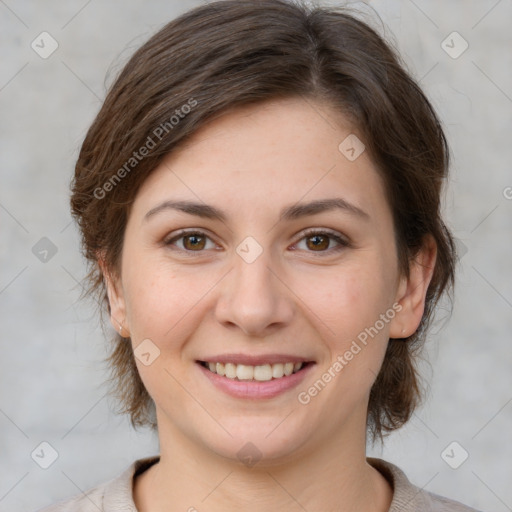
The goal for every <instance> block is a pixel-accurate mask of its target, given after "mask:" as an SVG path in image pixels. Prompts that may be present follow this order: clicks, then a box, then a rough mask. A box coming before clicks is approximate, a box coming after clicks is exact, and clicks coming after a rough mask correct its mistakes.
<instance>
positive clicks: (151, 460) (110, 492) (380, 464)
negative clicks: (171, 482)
mask: <svg viewBox="0 0 512 512" xmlns="http://www.w3.org/2000/svg"><path fill="white" fill-rule="evenodd" d="M159 459H160V458H159V457H158V456H157V457H148V458H145V459H139V460H136V461H135V462H134V463H133V464H131V465H130V466H129V467H128V468H127V469H126V470H125V471H124V472H123V473H122V474H121V475H120V476H118V477H117V478H114V479H113V480H110V481H109V482H106V483H103V484H101V485H98V486H97V487H94V488H93V489H92V490H90V491H88V492H87V493H86V494H87V496H84V495H78V496H75V497H74V498H72V499H70V500H66V501H62V502H60V503H57V504H55V505H52V506H50V507H45V508H43V509H40V510H39V511H37V512H99V511H100V512H137V509H136V507H135V503H134V502H133V481H134V478H135V477H136V476H137V475H139V474H140V473H142V472H144V471H145V470H146V469H148V468H149V467H150V466H152V465H153V464H155V463H156V462H158V460H159ZM367 461H368V463H369V464H371V465H372V466H373V467H374V468H375V469H377V470H378V471H380V473H382V475H383V476H384V477H385V478H386V480H388V482H389V483H390V484H391V486H392V487H393V501H392V502H391V506H390V508H389V511H388V512H478V511H476V510H475V509H473V508H470V507H467V506H465V505H462V504H461V503H459V502H456V501H452V500H449V499H447V498H443V497H441V496H438V495H437V494H433V493H429V492H426V491H423V490H421V489H419V488H418V487H416V486H415V485H412V484H411V483H410V482H409V480H408V479H407V477H406V476H405V474H404V473H403V472H402V470H401V469H399V468H398V467H397V466H395V465H393V464H391V463H389V462H386V461H384V460H382V459H376V458H370V457H369V458H367Z"/></svg>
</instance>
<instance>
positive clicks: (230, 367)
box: [224, 363, 236, 379]
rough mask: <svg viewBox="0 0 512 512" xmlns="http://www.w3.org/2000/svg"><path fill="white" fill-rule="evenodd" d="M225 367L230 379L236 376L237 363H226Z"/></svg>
mask: <svg viewBox="0 0 512 512" xmlns="http://www.w3.org/2000/svg"><path fill="white" fill-rule="evenodd" d="M224 368H225V370H226V377H227V378H228V379H234V378H235V377H236V364H233V363H226V364H225V366H224Z"/></svg>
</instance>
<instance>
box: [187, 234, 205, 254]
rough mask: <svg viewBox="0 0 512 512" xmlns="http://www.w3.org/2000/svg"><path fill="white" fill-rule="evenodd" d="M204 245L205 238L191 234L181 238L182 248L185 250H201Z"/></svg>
mask: <svg viewBox="0 0 512 512" xmlns="http://www.w3.org/2000/svg"><path fill="white" fill-rule="evenodd" d="M205 244H206V237H204V236H201V235H197V234H195V235H194V234H193V235H185V236H184V237H183V247H185V249H187V250H191V251H195V250H202V249H204V246H205Z"/></svg>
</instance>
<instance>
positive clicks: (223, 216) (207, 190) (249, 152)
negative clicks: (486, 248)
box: [108, 99, 428, 463]
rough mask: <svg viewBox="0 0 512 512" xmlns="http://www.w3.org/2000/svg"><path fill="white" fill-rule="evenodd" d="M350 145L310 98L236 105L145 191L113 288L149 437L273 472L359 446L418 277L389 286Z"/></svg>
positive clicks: (367, 186) (382, 220) (369, 166)
mask: <svg viewBox="0 0 512 512" xmlns="http://www.w3.org/2000/svg"><path fill="white" fill-rule="evenodd" d="M350 134H356V135H357V131H356V130H355V129H354V127H352V126H350V124H348V122H346V121H345V120H344V119H343V118H342V117H340V116H339V114H336V115H334V114H333V110H332V108H329V107H328V106H326V105H323V104H321V103H319V102H313V101H308V102H306V101H304V100H302V99H288V100H279V101H272V102H266V103H264V104H260V105H257V106H250V107H244V108H242V109H237V110H233V111H232V112H229V113H226V114H224V115H223V116H222V117H220V118H218V119H216V120H214V121H213V122H211V123H210V124H207V125H205V126H204V127H203V128H202V129H201V130H200V131H198V132H196V133H195V134H194V136H193V138H192V139H190V140H189V142H188V144H187V145H186V146H183V147H182V148H181V149H180V150H179V151H176V152H174V153H172V154H171V155H169V156H168V157H167V159H166V160H164V161H163V162H162V164H161V165H160V166H159V167H158V168H157V169H155V171H154V172H153V173H152V174H151V175H150V176H149V177H148V179H147V180H146V181H145V182H144V184H143V186H142V188H141V189H140V190H139V192H138V194H137V196H136V198H135V201H134V203H133V207H132V210H131V213H130V217H129V221H128V224H127V227H126V232H125V239H124V246H123V255H122V261H121V268H120V274H119V276H118V278H116V279H111V280H109V281H108V290H109V298H110V303H111V307H112V316H113V318H115V319H116V320H121V321H122V324H123V327H124V329H125V332H128V333H129V336H130V337H131V340H132V344H133V348H134V350H135V354H136V356H137V357H136V363H137V367H138V370H139V372H140V375H141V378H142V380H143V382H144V384H145V386H146V388H147V390H148V392H149V394H150V395H151V396H152V398H153V399H154V401H155V403H156V407H157V416H158V424H159V432H160V435H161V437H162V435H165V434H167V435H169V436H174V437H175V438H176V437H177V438H181V439H182V440H183V441H184V442H189V443H191V446H194V447H196V448H197V449H198V450H202V451H203V452H204V453H206V452H208V453H210V454H212V453H215V454H219V455H221V456H224V457H229V458H233V459H234V458H236V457H237V456H238V457H240V456H241V455H242V456H243V455H244V450H246V451H249V452H251V450H253V451H254V452H255V453H254V454H252V455H254V456H256V454H257V456H258V457H263V460H266V461H269V463H272V462H273V461H276V460H284V459H286V458H293V457H300V456H301V455H306V454H307V453H308V452H309V451H312V450H318V449H319V448H320V447H322V446H326V443H328V444H329V447H330V449H332V445H333V443H334V444H336V443H338V442H339V443H342V442H346V441H347V440H353V441H354V440H357V442H360V441H361V442H363V443H364V435H365V422H366V414H367V405H368V396H369V392H370V388H371V386H372V384H373V382H374V380H375V378H376V376H377V374H378V372H379V368H380V366H381V363H382V360H383V357H384V353H385V350H386V346H387V342H388V339H389V338H390V337H398V338H401V337H405V336H408V335H410V334H412V332H414V330H415V329H416V327H417V325H418V323H419V320H420V319H421V314H422V312H423V298H424V293H425V289H426V288H425V285H426V284H428V279H426V276H425V275H424V274H420V273H415V271H413V272H412V273H411V277H410V278H409V280H405V279H404V278H402V277H401V276H400V274H399V271H398V266H397V254H396V249H395V241H394V228H393V222H392V214H391V211H390V207H389V205H388V203H387V200H386V197H385V194H384V186H383V183H382V181H381V178H380V176H379V174H378V172H377V170H376V168H375V167H374V165H373V163H372V161H371V159H370V158H369V156H368V154H367V152H366V151H363V152H362V154H360V156H359V157H358V158H356V159H355V160H354V159H353V154H352V153H353V152H351V150H350V144H349V146H348V149H347V147H346V145H343V144H342V146H341V150H340V148H339V147H340V144H341V143H342V142H343V141H344V140H345V139H346V137H347V136H349V135H350ZM350 140H352V141H353V140H354V139H349V141H350ZM363 142H364V141H363ZM345 144H346V143H345ZM344 148H345V149H344ZM356 149H357V148H356ZM347 156H349V157H351V158H347ZM427 277H428V276H427ZM290 372H292V373H291V374H290ZM249 442H250V443H252V444H253V445H254V446H255V447H256V448H254V447H252V446H251V445H247V443H249ZM240 450H242V451H241V452H240ZM237 454H238V455H237ZM248 455H249V456H250V455H251V453H248Z"/></svg>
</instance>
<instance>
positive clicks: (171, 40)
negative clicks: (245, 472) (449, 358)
mask: <svg viewBox="0 0 512 512" xmlns="http://www.w3.org/2000/svg"><path fill="white" fill-rule="evenodd" d="M292 96H299V97H303V98H308V99H313V100H314V99H317V100H324V101H327V102H329V104H330V105H332V106H333V107H334V108H335V109H337V110H338V111H339V112H341V113H343V114H344V115H346V116H348V117H349V119H350V120H351V121H352V122H353V123H354V124H355V126H357V128H358V130H359V133H360V134H361V136H362V137H363V140H364V143H365V145H366V148H367V150H368V151H369V152H370V155H371V157H372V159H373V161H374V163H375V164H376V165H377V167H378V169H379V172H380V173H381V175H382V178H383V180H384V183H385V187H386V194H387V198H388V201H389V204H390V206H391V209H392V212H393V217H394V225H395V239H396V246H397V253H398V259H399V266H400V271H401V272H402V273H403V274H405V275H408V272H409V262H410V260H411V258H413V257H414V256H415V254H416V253H417V251H418V249H419V248H420V247H422V244H423V242H424V237H425V236H426V235H428V234H430V235H431V236H432V237H433V238H434V240H435V242H436V244H437V261H436V266H435V270H434V274H433V278H432V280H431V283H430V285H429V287H428V291H427V295H426V306H425V312H424V315H423V318H422V321H421V324H420V326H419V328H418V330H417V332H416V333H415V334H414V335H412V336H410V337H409V338H406V339H397V340H394V339H391V340H390V341H389V344H388V348H387V352H386V356H385V359H384V363H383V365H382V369H381V371H380V373H379V375H378V376H377V379H376V381H375V383H374V385H373V387H372V389H371V394H370V401H369V409H368V428H369V431H370V432H371V433H372V434H373V436H374V437H376V436H377V437H382V435H383V434H385V433H387V432H390V431H392V430H394V429H396V428H399V427H400V426H402V425H403V424H404V423H405V422H406V421H407V420H408V419H409V418H410V416H411V414H412V412H413V410H414V408H415V407H416V405H417V404H418V403H419V398H420V396H421V393H420V386H419V380H418V373H417V370H416V368H415V360H416V353H417V351H418V349H419V348H420V347H421V346H422V344H423V341H424V339H425V334H426V330H427V327H428V325H429V324H430V323H431V319H432V314H433V311H434V308H435V305H436V304H437V302H438V300H439V298H440V297H441V295H442V294H443V292H444V291H446V290H451V289H452V287H453V282H454V266H455V248H454V243H453V240H452V237H451V235H450V233H449V231H448V230H447V228H446V227H445V225H444V223H443V221H442V219H441V216H440V195H441V190H442V184H443V181H444V179H445V178H446V175H447V172H448V159H449V158H448V148H447V143H446V140H445V136H444V134H443V131H442V128H441V125H440V122H439V120H438V118H437V116H436V114H435V112H434V110H433V108H432V106H431V104H430V103H429V101H428V100H427V98H426V97H425V95H424V94H423V92H422V91H421V89H420V88H419V86H418V85H417V84H416V83H415V81H414V80H413V79H412V78H411V77H410V75H409V74H408V72H407V71H406V70H405V68H404V65H403V64H402V62H401V60H400V58H399V56H398V55H397V54H396V52H395V51H394V50H393V49H392V48H391V47H390V46H389V45H388V44H387V43H385V42H384V40H383V39H382V38H381V37H380V36H379V35H378V34H377V33H376V31H374V30H373V29H372V28H370V26H369V25H367V24H366V23H364V22H362V21H360V20H359V19H357V18H356V17H355V16H354V15H352V14H351V13H350V12H349V11H347V9H346V8H341V7H318V6H314V7H308V6H307V5H302V4H295V3H290V2H287V1H285V0H263V1H257V2H254V1H246V0H242V1H240V0H223V1H217V2H212V3H209V4H206V5H202V6H200V7H197V8H195V9H193V10H191V11H189V12H186V13H185V14H183V15H182V16H180V17H179V18H177V19H175V20H173V21H171V22H170V23H168V24H167V25H165V26H164V27H163V28H162V29H161V30H160V31H159V32H158V33H156V34H155V35H154V36H153V37H151V39H149V41H147V42H146V43H145V44H144V45H143V46H142V47H141V48H140V49H138V50H137V51H136V52H135V54H134V55H133V56H132V58H131V59H130V60H129V62H128V63H127V64H126V66H125V67H124V68H123V69H122V71H121V72H120V74H119V76H118V77H117V79H116V81H115V83H114V84H113V85H112V86H111V88H110V90H109V92H108V94H107V96H106V99H105V101H104V104H103V106H102V108H101V110H100V112H99V113H98V115H97V117H96V119H95V120H94V122H93V124H92V126H91V127H90V129H89V131H88V133H87V135H86V137H85V140H84V142H83V145H82V147H81V151H80V155H79V158H78V161H77V163H76V169H75V176H74V180H73V184H72V198H71V207H72V213H73V216H74V217H75V219H76V220H77V222H78V224H79V227H80V229H81V234H82V246H83V252H84V254H85V256H86V258H87V259H88V261H89V264H90V269H89V270H90V271H89V274H88V276H87V277H88V280H89V284H90V287H89V292H91V293H93V292H96V293H98V294H99V298H100V300H101V302H102V303H103V305H104V308H103V310H108V312H109V313H110V307H109V305H108V298H107V295H106V289H105V283H104V280H103V276H102V273H101V271H100V268H99V266H98V261H97V259H98V254H100V253H101V254H102V255H104V258H105V264H106V267H107V269H109V271H111V272H113V273H117V272H119V263H120V255H121V250H122V246H123V236H124V230H125V226H126V223H127V219H128V216H129V213H130V205H131V204H132V202H133V200H134V198H135V195H136V193H137V191H138V189H139V187H140V185H141V184H142V183H143V182H144V180H145V179H146V178H147V177H148V176H149V174H150V173H151V172H152V171H153V170H154V169H155V168H156V167H157V165H158V164H159V162H160V161H161V159H162V158H163V157H164V156H165V155H167V154H168V153H169V152H171V151H173V150H174V149H176V148H177V147H178V144H179V143H182V142H183V141H185V140H186V138H187V137H188V136H190V135H191V134H192V133H194V132H195V131H196V130H197V129H198V128H199V127H201V126H202V125H204V124H205V123H206V122H207V121H208V120H211V119H213V118H214V117H215V116H218V115H220V114H222V113H225V112H226V111H227V110H229V109H233V108H236V107H238V106H242V105H247V104H252V103H257V102H262V101H265V100H269V99H276V98H285V97H292ZM142 148H146V150H144V151H143V149H142ZM135 152H136V153H135ZM141 155H142V156H141ZM108 362H109V363H110V367H111V370H112V377H111V380H112V382H113V384H114V389H113V393H114V395H115V396H117V397H118V398H119V399H120V403H121V406H122V407H121V411H122V412H127V413H129V414H130V416H131V421H132V424H133V425H134V426H135V427H137V426H142V425H152V426H153V427H155V426H156V425H155V415H154V403H153V401H152V399H151V397H150V396H149V394H148V393H147V391H146V389H145V387H144V385H143V383H142V381H141V379H140V377H139V374H138V371H137V368H136V365H135V362H134V357H133V353H132V349H131V344H130V343H129V340H126V339H123V338H121V337H120V336H119V335H118V334H117V333H116V335H115V338H114V339H113V350H112V353H111V355H110V357H109V359H108Z"/></svg>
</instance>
